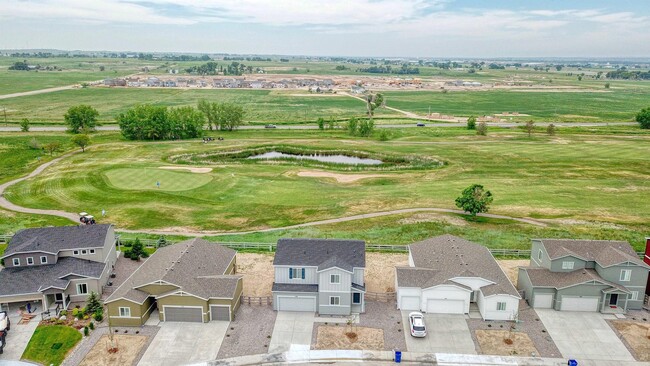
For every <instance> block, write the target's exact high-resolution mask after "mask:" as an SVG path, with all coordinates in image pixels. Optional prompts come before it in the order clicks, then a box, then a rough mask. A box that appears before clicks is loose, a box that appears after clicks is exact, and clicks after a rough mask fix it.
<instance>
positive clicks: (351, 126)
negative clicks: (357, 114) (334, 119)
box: [347, 117, 359, 136]
mask: <svg viewBox="0 0 650 366" xmlns="http://www.w3.org/2000/svg"><path fill="white" fill-rule="evenodd" d="M358 127H359V122H358V121H357V119H356V118H354V117H352V118H350V120H349V121H348V127H347V129H348V133H349V134H350V135H352V136H354V135H356V134H357V128H358Z"/></svg>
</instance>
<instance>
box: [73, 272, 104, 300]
mask: <svg viewBox="0 0 650 366" xmlns="http://www.w3.org/2000/svg"><path fill="white" fill-rule="evenodd" d="M79 283H85V284H86V285H87V286H88V293H87V294H77V284H79ZM91 292H96V293H98V294H101V293H102V289H101V285H100V284H99V280H98V279H94V278H83V279H77V280H71V281H70V285H69V286H68V288H67V289H66V290H65V291H64V294H66V295H70V301H86V299H87V298H88V296H90V293H91Z"/></svg>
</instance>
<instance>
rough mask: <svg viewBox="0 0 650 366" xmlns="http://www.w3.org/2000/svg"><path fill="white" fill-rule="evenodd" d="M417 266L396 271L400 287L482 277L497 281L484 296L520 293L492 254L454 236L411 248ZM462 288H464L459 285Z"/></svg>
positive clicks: (486, 288) (478, 245) (439, 238)
mask: <svg viewBox="0 0 650 366" xmlns="http://www.w3.org/2000/svg"><path fill="white" fill-rule="evenodd" d="M409 250H410V252H411V256H412V258H413V262H414V264H415V267H408V268H403V267H401V268H397V269H396V271H397V282H398V285H399V286H405V287H421V288H428V287H432V286H435V285H439V284H443V283H453V284H454V285H459V284H457V283H455V282H453V281H449V280H450V279H452V278H455V277H480V278H484V279H486V280H488V281H492V282H494V285H489V286H483V287H482V288H481V291H482V292H483V294H484V295H485V296H490V295H495V294H508V295H512V296H516V297H519V293H518V292H517V290H516V289H515V287H514V286H513V285H512V283H511V282H510V280H508V277H507V276H506V275H505V273H504V272H503V270H502V269H501V267H499V264H498V263H497V262H496V261H495V260H494V257H493V256H492V254H491V253H490V251H489V250H488V249H487V248H486V247H484V246H483V245H480V244H477V243H473V242H470V241H467V240H465V239H463V238H459V237H457V236H453V235H442V236H437V237H435V238H430V239H426V240H423V241H421V242H418V243H414V244H411V245H409ZM460 286H461V287H463V286H462V285H460Z"/></svg>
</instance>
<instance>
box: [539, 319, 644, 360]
mask: <svg viewBox="0 0 650 366" xmlns="http://www.w3.org/2000/svg"><path fill="white" fill-rule="evenodd" d="M535 311H536V312H537V315H538V316H539V318H540V320H541V321H542V322H543V323H544V326H545V327H546V330H548V334H549V335H550V336H551V338H553V341H554V342H555V345H556V346H557V348H558V349H559V350H560V352H561V353H562V356H564V357H565V358H572V359H576V360H577V361H578V362H580V361H582V360H603V361H634V358H633V357H632V355H631V354H630V352H629V351H628V350H627V348H626V347H625V345H623V343H621V341H620V340H619V339H618V337H617V336H616V333H614V331H613V330H612V328H610V327H609V325H608V324H607V322H606V321H605V319H604V318H603V315H602V314H600V313H592V312H577V311H555V310H551V309H535Z"/></svg>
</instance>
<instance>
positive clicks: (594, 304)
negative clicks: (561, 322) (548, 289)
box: [560, 296, 598, 311]
mask: <svg viewBox="0 0 650 366" xmlns="http://www.w3.org/2000/svg"><path fill="white" fill-rule="evenodd" d="M560 310H563V311H598V298H597V297H576V296H562V305H560Z"/></svg>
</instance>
